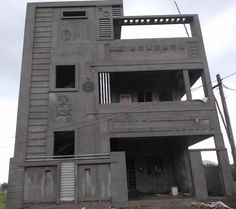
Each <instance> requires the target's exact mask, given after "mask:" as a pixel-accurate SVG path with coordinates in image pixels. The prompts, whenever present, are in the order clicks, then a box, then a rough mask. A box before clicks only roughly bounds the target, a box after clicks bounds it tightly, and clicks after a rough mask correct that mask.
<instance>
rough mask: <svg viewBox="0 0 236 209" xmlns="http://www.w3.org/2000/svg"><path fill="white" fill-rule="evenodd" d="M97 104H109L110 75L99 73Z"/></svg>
mask: <svg viewBox="0 0 236 209" xmlns="http://www.w3.org/2000/svg"><path fill="white" fill-rule="evenodd" d="M98 78H99V100H100V101H99V102H100V104H109V103H111V90H110V73H99V74H98Z"/></svg>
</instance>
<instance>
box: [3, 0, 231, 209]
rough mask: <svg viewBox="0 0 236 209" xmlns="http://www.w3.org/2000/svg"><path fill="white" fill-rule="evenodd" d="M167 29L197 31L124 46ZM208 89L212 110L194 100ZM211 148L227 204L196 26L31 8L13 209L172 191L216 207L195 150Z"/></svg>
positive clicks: (112, 8)
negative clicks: (125, 34)
mask: <svg viewBox="0 0 236 209" xmlns="http://www.w3.org/2000/svg"><path fill="white" fill-rule="evenodd" d="M166 24H168V25H171V24H179V25H182V24H189V25H190V28H191V37H176V38H156V39H130V40H125V39H121V38H120V37H121V30H122V26H124V25H127V26H130V27H133V25H166ZM199 79H200V80H201V81H202V85H203V91H204V97H205V98H207V100H204V101H202V100H201V98H200V99H194V98H193V95H192V91H191V88H192V86H193V85H194V83H195V82H196V81H197V80H199ZM184 95H185V96H186V99H181V98H183V96H184ZM209 137H214V140H215V147H216V148H215V151H216V152H217V156H218V161H219V165H220V169H219V171H220V175H219V176H220V178H221V181H222V191H223V193H224V195H230V194H232V193H233V184H232V176H231V173H230V167H229V161H228V157H227V151H226V149H225V146H224V141H223V137H222V134H221V132H220V125H219V120H218V116H217V112H216V107H215V103H214V96H213V91H212V87H211V79H210V75H209V69H208V65H207V60H206V55H205V51H204V45H203V40H202V35H201V29H200V23H199V20H198V16H197V15H195V14H192V15H163V16H135V17H133V16H123V3H122V1H120V0H112V1H94V2H93V1H82V2H51V3H28V5H27V15H26V25H25V39H24V51H23V59H22V72H21V84H20V95H19V107H18V120H17V130H16V142H15V152H14V157H13V158H12V159H11V163H10V172H9V187H8V194H7V208H8V209H19V208H21V207H22V206H23V205H27V204H37V203H58V204H60V203H62V202H74V203H77V202H79V201H95V200H104V201H112V202H125V201H128V199H129V198H130V197H132V195H133V194H136V193H139V194H155V193H166V192H169V191H170V188H171V187H172V186H177V187H178V189H179V191H180V192H183V193H191V194H192V195H195V196H196V197H197V198H207V195H208V193H207V186H206V182H205V177H204V175H203V172H204V170H203V169H199V168H201V166H202V162H201V157H200V155H199V153H198V152H190V153H189V152H188V147H189V146H190V145H192V144H194V143H197V142H199V141H202V140H204V139H207V138H209ZM199 178H200V179H199ZM200 180H201V181H202V184H197V183H196V182H198V181H200ZM201 185H204V187H201Z"/></svg>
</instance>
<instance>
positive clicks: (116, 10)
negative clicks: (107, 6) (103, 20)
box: [112, 6, 121, 17]
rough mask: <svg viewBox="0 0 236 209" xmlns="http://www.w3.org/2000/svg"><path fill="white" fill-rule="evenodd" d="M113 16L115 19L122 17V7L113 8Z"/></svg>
mask: <svg viewBox="0 0 236 209" xmlns="http://www.w3.org/2000/svg"><path fill="white" fill-rule="evenodd" d="M112 16H113V17H119V16H121V8H120V6H112Z"/></svg>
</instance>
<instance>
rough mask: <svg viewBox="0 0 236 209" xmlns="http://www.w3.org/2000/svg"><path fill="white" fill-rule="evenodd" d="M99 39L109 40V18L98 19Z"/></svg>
mask: <svg viewBox="0 0 236 209" xmlns="http://www.w3.org/2000/svg"><path fill="white" fill-rule="evenodd" d="M99 37H100V38H111V21H110V19H109V18H101V19H99Z"/></svg>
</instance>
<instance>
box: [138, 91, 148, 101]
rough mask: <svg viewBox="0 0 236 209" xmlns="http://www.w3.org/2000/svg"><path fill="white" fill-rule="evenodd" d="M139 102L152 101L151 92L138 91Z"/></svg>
mask: <svg viewBox="0 0 236 209" xmlns="http://www.w3.org/2000/svg"><path fill="white" fill-rule="evenodd" d="M137 97H138V102H152V93H151V92H138V94H137Z"/></svg>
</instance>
